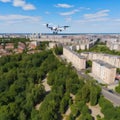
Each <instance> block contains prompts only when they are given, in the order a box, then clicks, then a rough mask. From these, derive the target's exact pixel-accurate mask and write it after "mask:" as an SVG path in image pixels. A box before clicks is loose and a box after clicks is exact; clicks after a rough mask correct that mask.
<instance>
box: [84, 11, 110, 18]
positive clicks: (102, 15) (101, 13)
mask: <svg viewBox="0 0 120 120" xmlns="http://www.w3.org/2000/svg"><path fill="white" fill-rule="evenodd" d="M109 12H110V10H101V11H99V12H96V13H93V14H85V15H84V18H85V19H96V18H101V17H106V16H108V13H109Z"/></svg>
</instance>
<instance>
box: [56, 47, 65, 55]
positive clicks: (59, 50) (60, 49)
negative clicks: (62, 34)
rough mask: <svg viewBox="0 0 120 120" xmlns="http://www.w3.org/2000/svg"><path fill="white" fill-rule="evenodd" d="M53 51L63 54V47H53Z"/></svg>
mask: <svg viewBox="0 0 120 120" xmlns="http://www.w3.org/2000/svg"><path fill="white" fill-rule="evenodd" d="M54 51H55V53H56V54H57V55H61V54H63V47H57V46H56V47H55V48H54Z"/></svg>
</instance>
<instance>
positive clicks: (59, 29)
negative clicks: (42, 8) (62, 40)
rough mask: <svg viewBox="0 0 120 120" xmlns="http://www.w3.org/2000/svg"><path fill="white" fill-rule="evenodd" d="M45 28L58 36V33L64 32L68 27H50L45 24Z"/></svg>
mask: <svg viewBox="0 0 120 120" xmlns="http://www.w3.org/2000/svg"><path fill="white" fill-rule="evenodd" d="M46 27H47V28H49V29H50V30H51V31H53V34H58V32H61V31H64V30H66V28H68V27H70V26H57V27H55V26H50V25H49V24H46Z"/></svg>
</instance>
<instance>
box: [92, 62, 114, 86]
mask: <svg viewBox="0 0 120 120" xmlns="http://www.w3.org/2000/svg"><path fill="white" fill-rule="evenodd" d="M92 73H93V74H94V75H95V76H97V77H98V78H100V79H101V80H102V81H104V82H105V83H107V84H111V83H114V81H115V77H116V67H114V66H112V65H110V64H108V63H105V62H103V61H101V60H94V61H93V63H92Z"/></svg>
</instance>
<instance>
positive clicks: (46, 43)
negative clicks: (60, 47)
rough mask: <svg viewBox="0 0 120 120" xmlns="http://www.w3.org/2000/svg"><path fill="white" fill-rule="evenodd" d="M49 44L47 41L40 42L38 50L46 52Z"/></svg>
mask: <svg viewBox="0 0 120 120" xmlns="http://www.w3.org/2000/svg"><path fill="white" fill-rule="evenodd" d="M48 44H49V42H47V41H45V42H40V45H39V46H37V49H39V50H45V49H46V47H47V46H48Z"/></svg>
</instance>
